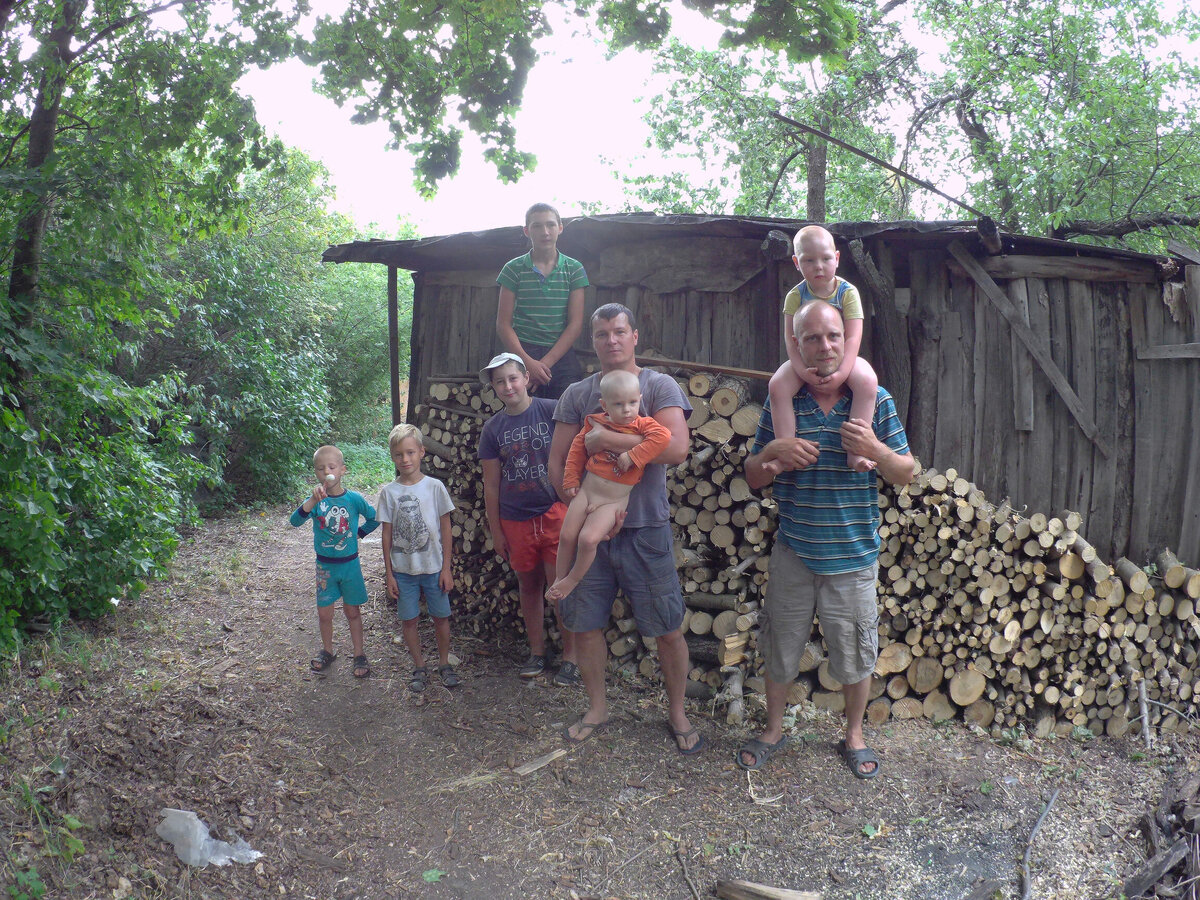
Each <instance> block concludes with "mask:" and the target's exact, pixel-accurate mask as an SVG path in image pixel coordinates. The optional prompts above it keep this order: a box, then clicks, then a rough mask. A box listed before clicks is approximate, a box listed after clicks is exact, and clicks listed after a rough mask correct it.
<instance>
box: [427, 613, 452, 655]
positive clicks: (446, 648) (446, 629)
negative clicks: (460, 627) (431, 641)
mask: <svg viewBox="0 0 1200 900" xmlns="http://www.w3.org/2000/svg"><path fill="white" fill-rule="evenodd" d="M431 618H432V619H433V636H434V637H435V638H436V639H437V648H438V665H439V666H448V665H450V618H449V616H431Z"/></svg>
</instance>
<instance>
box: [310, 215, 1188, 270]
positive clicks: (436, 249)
mask: <svg viewBox="0 0 1200 900" xmlns="http://www.w3.org/2000/svg"><path fill="white" fill-rule="evenodd" d="M563 224H564V226H565V228H564V230H563V234H562V237H561V238H559V242H558V245H559V248H560V249H561V250H562V251H563V252H564V253H566V254H567V255H568V256H591V255H594V254H596V253H598V252H599V251H601V250H603V249H604V248H606V247H608V246H611V245H613V244H622V243H628V242H630V241H639V242H641V241H652V240H657V239H664V238H668V237H670V238H679V237H683V236H693V237H701V236H703V237H729V238H739V239H755V240H763V239H765V238H766V236H767V234H768V233H769V232H770V231H772V230H780V231H784V232H786V233H787V234H788V235H791V234H793V233H794V232H795V231H796V230H797V229H798V228H800V227H801V226H802V225H806V224H809V223H808V222H806V221H805V220H803V219H772V218H758V217H751V216H699V215H675V216H659V215H653V214H650V213H614V214H608V215H597V216H579V217H577V218H573V219H570V218H568V219H564V220H563ZM826 227H827V228H828V229H829V230H830V231H831V232H833V234H834V235H835V236H836V237H837V238H839V239H841V240H845V241H849V240H854V239H856V238H867V237H874V236H877V235H882V234H889V235H895V236H896V237H902V238H903V239H904V240H905V243H911V244H914V245H920V244H926V243H936V244H944V243H948V242H949V241H950V240H951V239H953V238H955V237H959V238H962V237H964V236H972V235H974V234H975V233H976V229H975V223H974V222H961V221H936V222H917V221H898V222H838V223H833V224H826ZM1003 239H1004V244H1005V250H1006V252H1011V251H1014V250H1021V249H1024V250H1038V251H1040V252H1042V253H1046V254H1048V255H1055V256H1066V255H1070V256H1092V257H1096V256H1100V257H1107V258H1110V259H1111V258H1120V259H1142V260H1151V261H1161V260H1165V259H1166V258H1165V257H1159V256H1153V255H1150V254H1146V253H1135V252H1133V251H1128V250H1118V249H1113V248H1109V247H1097V246H1095V245H1091V244H1080V243H1074V242H1072V241H1063V240H1055V239H1053V238H1043V237H1032V236H1029V235H1019V234H1009V233H1003ZM528 250H529V241H528V239H527V238H526V237H525V235H524V233H523V232H522V230H521V228H520V226H516V225H514V226H509V227H505V228H491V229H488V230H486V231H464V232H460V233H459V234H450V235H443V236H439V237H429V238H418V239H416V240H407V241H385V240H370V241H353V242H351V243H348V244H335V245H333V246H331V247H329V249H327V250H326V251H325V252H324V253H323V254H322V256H321V260H322V262H334V263H341V262H368V263H382V264H384V265H389V266H398V267H399V268H402V269H410V270H413V271H439V270H441V271H448V270H463V269H487V268H497V269H498V268H499V267H500V266H501V265H503V263H504V262H506V261H507V260H509V259H512V258H513V257H514V256H520V255H521V254H522V253H525V252H527V251H528Z"/></svg>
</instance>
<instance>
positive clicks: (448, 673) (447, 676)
mask: <svg viewBox="0 0 1200 900" xmlns="http://www.w3.org/2000/svg"><path fill="white" fill-rule="evenodd" d="M438 675H439V676H440V677H441V679H442V684H444V685H445V686H446V687H448V688H452V687H458V686H459V685H460V684H462V680H461V679H460V678H459V677H458V673H457V672H455V671H454V666H452V665H450V664H449V663H446V665H444V666H440V667H439V668H438Z"/></svg>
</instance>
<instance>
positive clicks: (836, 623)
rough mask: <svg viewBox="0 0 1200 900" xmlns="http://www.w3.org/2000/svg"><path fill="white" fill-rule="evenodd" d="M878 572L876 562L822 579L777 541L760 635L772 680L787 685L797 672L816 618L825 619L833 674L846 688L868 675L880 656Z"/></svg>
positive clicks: (825, 576)
mask: <svg viewBox="0 0 1200 900" xmlns="http://www.w3.org/2000/svg"><path fill="white" fill-rule="evenodd" d="M878 574H879V563H878V562H875V563H872V564H871V565H870V566H868V567H867V568H865V569H859V570H858V571H856V572H845V573H842V574H839V575H818V574H817V573H815V572H813V571H812V569H810V568H809V567H808V566H807V565H805V564H804V561H803V560H802V559H801V558H800V557H799V556H797V555H796V553H795V552H794V551H793V550H792V549H791V548H790V547H788V546H787V545H786V544H784V543H783V541H779V540H777V541H776V542H775V547H774V549H772V551H771V566H770V569H769V580H768V582H767V600H766V604H765V608H764V609H763V612H762V614H761V615H760V616H759V635H758V649H759V652H761V653H762V654H763V658H764V659H765V660H766V671H767V675H768V676H770V678H771V680H772V681H774V682H776V683H779V684H787V683H789V682H791V681H793V680H794V679H795V678H796V676H797V675H798V674H799V672H800V657H801V656H802V655H803V654H804V648H805V647H806V646H807V645H808V640H809V637H810V636H811V634H812V626H813V615H814V614H815V615H817V616H820V619H821V634H822V635H823V636H824V637H825V647H826V650H827V651H828V653H829V674H830V675H831V676H832V677H833V678H834V679H836V680H837V681H839V682H841V683H842V684H857V683H858V682H860V681H862V680H863V679H864V678H866V677H867V676H868V675H870V674H871V672H872V671H873V670H874V668H875V660H876V658H877V657H878V656H879V608H878V606H877V598H876V592H875V582H876V579H877V577H878Z"/></svg>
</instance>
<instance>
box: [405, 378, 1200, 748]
mask: <svg viewBox="0 0 1200 900" xmlns="http://www.w3.org/2000/svg"><path fill="white" fill-rule="evenodd" d="M677 380H678V381H679V383H680V385H681V387H682V388H683V389H684V391H685V393H686V394H688V396H689V398H690V400H691V403H692V406H693V408H694V413H693V415H692V417H691V419H690V422H689V424H690V426H691V431H692V444H691V452H690V454H689V456H688V459H687V460H686V461H685V462H683V463H682V464H681V465H679V466H675V467H673V468H672V469H670V470H669V472H668V482H667V486H668V491H669V493H670V498H671V505H672V516H673V529H674V532H675V538H676V542H675V543H676V545H675V555H676V562H677V565H678V568H679V576H680V581H681V584H682V586H683V591H684V596H685V600H686V603H687V611H686V615H685V620H684V627H685V631H686V635H687V640H688V645H689V648H690V650H691V659H692V667H693V668H692V670H691V672H690V673H689V678H690V679H691V680H693V681H696V682H704V683H706V684H707V685H708V686H710V687H711V688H718V687H721V688H723V690H722V693H721V699H723V700H725V701H726V702H727V703H728V707H729V712H728V716H729V719H730V721H735V720H740V719H741V717H742V716H743V715H744V705H743V703H744V699H745V695H746V694H751V693H755V692H761V689H762V683H761V678H759V677H757V676H758V674H759V670H760V669H761V659H760V658H759V657H758V655H757V653H756V652H755V648H756V645H757V637H758V617H759V611H760V605H761V603H762V599H763V595H764V589H765V586H766V581H767V574H766V570H767V561H768V557H769V553H770V548H771V543H772V540H773V532H774V530H775V516H774V509H775V507H774V503H773V501H772V500H771V499H770V496H769V492H767V495H766V496H764V495H761V494H755V493H754V492H752V491H751V490H750V489H749V487H748V485H747V484H746V481H745V478H744V475H743V465H744V462H745V459H746V457H747V456H748V455H749V453H750V449H751V445H752V442H753V434H754V430H755V427H756V426H757V422H758V418H759V415H760V413H761V406H759V404H757V403H755V402H754V401H753V400H751V399H750V398H751V397H752V395H753V392H752V391H751V390H749V389H748V388H747V386H746V384H745V383H744V382H740V381H737V380H736V379H732V378H729V377H725V376H719V375H710V374H708V373H695V374H691V375H685V376H680V377H677ZM498 408H500V403H499V401H498V400H496V398H495V397H494V395H493V394H492V391H491V389H490V388H485V387H483V386H481V385H479V384H478V382H477V381H476V380H475V378H474V377H473V376H465V375H464V376H447V377H443V378H438V379H434V382H433V385H432V389H431V392H430V398H429V399H428V401H427V402H425V403H423V404H422V405H421V406H419V407H418V408H417V409H418V418H417V421H418V423H419V424H421V425H422V426H423V430H424V432H425V435H426V447H427V450H428V451H429V455H428V456H427V458H426V462H427V466H428V468H429V470H430V472H431V473H432V474H434V475H436V476H437V477H439V478H442V479H443V480H444V481H446V483H447V486H448V487H449V489H450V492H451V495H452V496H454V497H455V498H456V500H457V503H458V510H457V511H456V512H455V513H454V514H453V517H452V518H453V523H454V536H455V545H456V560H455V579H456V583H457V584H458V586H459V588H460V591H461V594H462V599H461V602H460V603H459V607H458V611H457V615H458V620H459V622H460V623H462V622H464V621H465V622H466V624H467V627H469V628H472V629H473V630H474V631H476V632H477V633H481V634H490V633H496V632H498V631H503V630H510V629H515V630H517V631H518V632H519V631H521V630H522V627H523V626H522V622H521V620H520V616H519V613H518V610H519V604H518V602H517V593H516V580H515V577H513V576H512V574H511V573H510V572H509V570H508V568H507V566H505V565H504V564H503V563H502V562H501V561H500V560H499V559H497V558H496V556H495V554H494V553H493V552H492V546H491V539H490V536H489V535H488V532H487V526H486V520H485V515H484V507H483V486H482V483H481V478H480V470H479V468H478V463H477V460H476V447H477V445H478V439H479V429H480V428H481V426H482V425H483V423H484V422H485V421H486V420H487V419H488V418H489V417H490V416H491V415H492V413H493V411H494V410H495V409H498ZM880 506H881V515H882V521H881V525H880V530H879V531H880V539H881V549H880V558H879V559H880V567H879V602H880V645H881V647H882V650H881V653H880V657H879V663H878V666H877V668H876V675H875V677H874V679H873V683H872V690H871V695H870V698H871V699H870V704H869V706H868V712H867V715H868V718H869V720H870V721H872V722H874V723H880V722H883V721H886V720H887V719H889V718H901V719H903V718H915V717H925V718H929V719H933V720H939V719H947V718H952V717H956V716H961V717H962V718H964V719H965V720H967V721H968V722H972V723H975V724H977V725H979V726H981V727H983V728H985V729H991V730H992V731H993V732H994V733H999V732H1000V731H1001V730H1003V729H1008V728H1012V727H1014V726H1017V725H1018V724H1024V723H1029V724H1031V725H1032V726H1033V728H1034V730H1035V731H1036V732H1037V733H1038V734H1040V735H1043V736H1044V735H1047V734H1049V733H1050V732H1051V731H1057V732H1059V733H1062V734H1066V733H1069V732H1070V731H1071V730H1072V729H1074V728H1080V727H1082V728H1087V729H1089V730H1091V731H1092V732H1093V733H1101V732H1104V733H1108V734H1110V735H1120V734H1124V733H1125V732H1126V731H1127V730H1128V729H1129V728H1130V726H1131V724H1132V723H1134V722H1136V721H1138V720H1139V719H1144V720H1145V721H1147V722H1149V724H1151V725H1154V726H1157V727H1158V728H1160V729H1161V730H1168V731H1169V730H1176V729H1180V730H1182V729H1184V728H1186V727H1187V726H1188V721H1189V717H1190V718H1195V717H1197V715H1198V714H1200V660H1198V657H1200V619H1198V617H1197V614H1196V610H1197V606H1198V605H1200V572H1198V571H1197V570H1195V569H1192V568H1189V567H1188V566H1186V565H1184V564H1181V563H1180V562H1179V560H1177V559H1176V558H1175V556H1174V555H1173V554H1171V553H1170V552H1169V551H1164V552H1163V553H1162V554H1161V555H1160V556H1159V558H1158V559H1157V560H1156V562H1155V567H1154V568H1153V569H1152V570H1151V572H1152V574H1151V573H1148V571H1147V570H1144V569H1142V568H1141V567H1140V566H1139V565H1137V564H1136V563H1135V562H1133V561H1130V560H1127V559H1118V560H1115V561H1114V562H1113V563H1112V564H1111V565H1110V564H1108V563H1107V562H1105V561H1104V560H1102V559H1100V558H1099V556H1098V554H1097V552H1096V550H1095V548H1093V547H1092V546H1091V545H1090V544H1088V542H1087V540H1086V539H1085V538H1084V537H1083V529H1084V523H1083V521H1082V519H1081V517H1080V516H1079V515H1078V514H1077V513H1074V512H1069V511H1063V512H1060V513H1059V514H1057V515H1046V514H1044V513H1041V512H1034V513H1029V514H1028V515H1019V514H1018V513H1017V512H1015V511H1014V510H1013V509H1011V508H1010V507H1009V506H1008V505H1006V504H1003V503H1002V504H1000V505H996V504H993V503H992V502H990V501H989V500H988V499H987V498H986V497H984V495H983V494H982V493H981V492H980V491H979V490H978V489H977V488H976V487H975V486H974V485H973V484H971V483H970V482H969V481H967V479H965V478H963V477H961V476H959V475H958V473H957V472H955V471H954V470H952V469H950V470H947V471H946V472H944V473H940V472H937V471H935V470H932V469H930V470H925V471H923V472H921V473H920V475H919V476H918V478H917V479H916V480H915V481H914V483H913V484H911V485H909V486H908V487H907V488H905V489H903V490H900V491H896V490H893V489H892V488H890V487H888V486H886V485H884V486H883V489H882V490H881V492H880ZM460 627H461V624H460ZM554 637H555V636H554V635H552V639H553V638H554ZM606 637H607V639H608V643H609V647H610V654H611V659H610V665H611V666H612V667H613V668H615V669H621V670H624V671H626V672H628V673H633V672H640V673H641V674H643V675H646V676H648V677H653V676H655V675H656V673H657V657H656V652H655V647H654V641H653V640H652V639H642V638H641V637H640V636H639V635H638V634H637V631H636V628H635V626H634V621H633V618H632V616H631V613H630V611H629V609H628V607H627V606H626V605H625V603H624V602H623V601H622V600H620V599H618V602H617V603H616V605H615V606H614V610H613V619H612V622H611V623H610V627H609V628H608V630H607V632H606ZM817 640H819V638H817ZM1142 694H1144V695H1145V707H1144V711H1143V704H1142V700H1141V695H1142ZM790 699H791V702H800V701H802V700H804V699H811V701H812V702H813V703H815V704H816V705H818V706H821V707H824V708H828V709H833V710H838V709H840V708H841V693H840V685H838V684H837V683H836V682H835V681H833V680H832V678H831V677H830V676H829V674H828V667H827V664H826V663H825V661H824V660H823V658H822V656H821V653H820V647H819V644H813V645H810V647H809V650H808V652H806V654H805V665H804V671H803V672H802V675H801V677H800V679H799V680H798V681H797V683H796V685H795V686H794V688H793V690H792V695H791V698H790Z"/></svg>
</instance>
